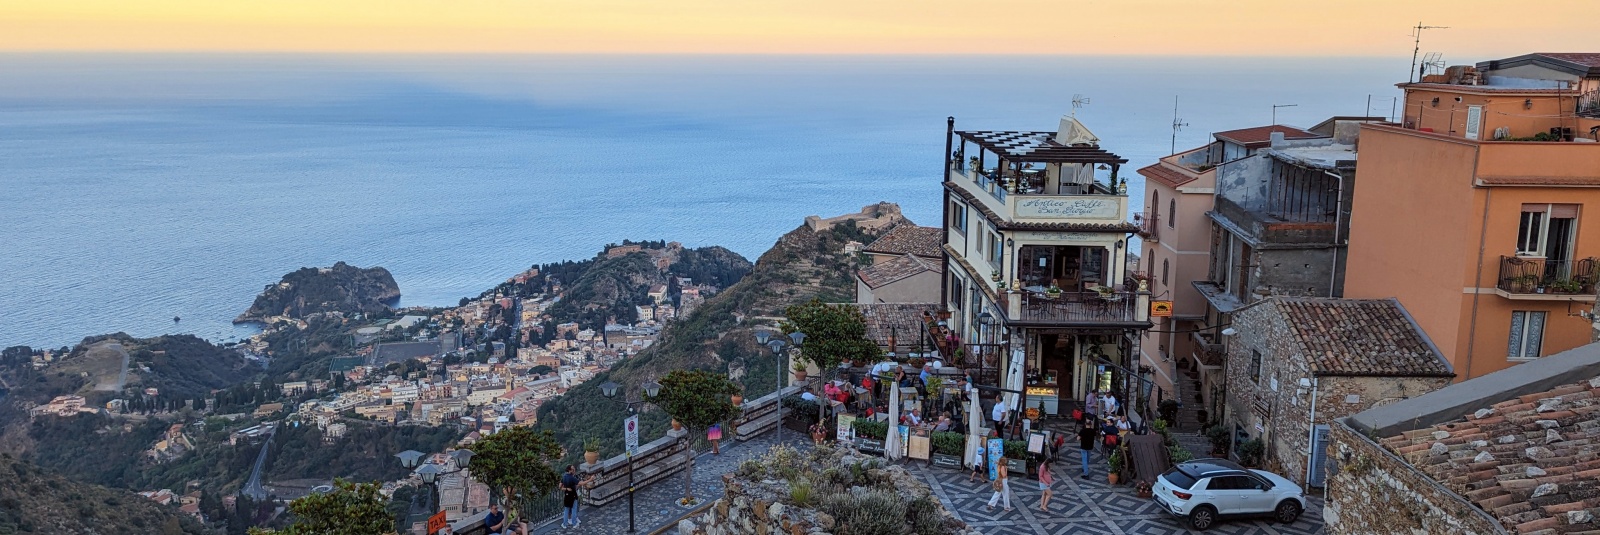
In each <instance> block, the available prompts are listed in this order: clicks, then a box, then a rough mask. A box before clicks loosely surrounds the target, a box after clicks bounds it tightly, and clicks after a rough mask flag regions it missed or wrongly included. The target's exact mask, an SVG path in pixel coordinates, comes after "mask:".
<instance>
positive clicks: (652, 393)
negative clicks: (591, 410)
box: [600, 381, 661, 533]
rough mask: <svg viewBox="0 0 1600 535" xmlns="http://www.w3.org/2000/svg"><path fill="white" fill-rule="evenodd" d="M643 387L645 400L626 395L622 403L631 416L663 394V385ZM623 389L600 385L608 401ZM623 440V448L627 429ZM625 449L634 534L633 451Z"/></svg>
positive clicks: (611, 384)
mask: <svg viewBox="0 0 1600 535" xmlns="http://www.w3.org/2000/svg"><path fill="white" fill-rule="evenodd" d="M641 386H642V387H644V399H641V400H638V401H628V397H627V395H626V394H624V395H623V397H622V403H623V404H624V405H627V407H628V412H629V413H630V414H631V413H633V412H635V409H636V407H638V406H640V405H643V404H645V403H648V402H649V400H651V399H653V398H655V397H656V396H657V395H660V394H661V383H657V382H655V381H646V382H645V383H644V384H643V385H641ZM621 389H622V385H619V384H617V383H613V382H611V381H606V382H605V383H604V384H601V385H600V393H601V394H604V395H605V396H606V399H616V397H617V391H618V390H621ZM622 439H623V442H624V444H623V446H627V444H626V442H627V439H628V438H627V429H623V438H622ZM623 449H624V450H626V451H627V455H628V533H634V532H635V531H637V530H636V528H635V527H634V524H633V449H632V448H627V447H624V448H623Z"/></svg>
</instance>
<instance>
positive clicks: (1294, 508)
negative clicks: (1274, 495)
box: [1272, 500, 1300, 524]
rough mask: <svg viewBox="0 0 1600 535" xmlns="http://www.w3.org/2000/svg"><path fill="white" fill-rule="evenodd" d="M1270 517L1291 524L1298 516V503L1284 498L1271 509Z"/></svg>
mask: <svg viewBox="0 0 1600 535" xmlns="http://www.w3.org/2000/svg"><path fill="white" fill-rule="evenodd" d="M1272 517H1273V518H1274V519H1276V520H1277V521H1279V522H1282V523H1285V524H1293V523H1294V521H1295V520H1298V519H1299V518H1300V504H1299V503H1298V502H1296V501H1294V500H1284V501H1283V503H1280V504H1278V508H1277V509H1276V510H1275V511H1273V515H1272Z"/></svg>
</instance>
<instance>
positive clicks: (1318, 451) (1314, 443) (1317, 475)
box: [1307, 425, 1328, 487]
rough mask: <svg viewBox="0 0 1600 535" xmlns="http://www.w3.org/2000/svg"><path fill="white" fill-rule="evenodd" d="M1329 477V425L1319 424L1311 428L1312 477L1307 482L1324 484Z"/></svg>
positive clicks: (1318, 484) (1314, 484)
mask: <svg viewBox="0 0 1600 535" xmlns="http://www.w3.org/2000/svg"><path fill="white" fill-rule="evenodd" d="M1327 479H1328V426H1326V425H1319V426H1316V427H1315V428H1313V429H1312V430H1311V479H1310V481H1308V482H1307V484H1309V485H1311V486H1313V487H1321V486H1324V484H1325V482H1326V481H1327Z"/></svg>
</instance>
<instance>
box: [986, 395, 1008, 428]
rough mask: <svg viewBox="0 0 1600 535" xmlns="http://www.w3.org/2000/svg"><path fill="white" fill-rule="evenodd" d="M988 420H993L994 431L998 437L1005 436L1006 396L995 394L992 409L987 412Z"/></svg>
mask: <svg viewBox="0 0 1600 535" xmlns="http://www.w3.org/2000/svg"><path fill="white" fill-rule="evenodd" d="M989 419H990V420H994V430H995V432H996V433H999V434H1000V436H1005V427H1006V425H1005V424H1006V395H1005V394H1003V393H1002V394H995V396H994V408H993V409H990V410H989Z"/></svg>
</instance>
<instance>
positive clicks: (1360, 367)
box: [1270, 297, 1455, 377]
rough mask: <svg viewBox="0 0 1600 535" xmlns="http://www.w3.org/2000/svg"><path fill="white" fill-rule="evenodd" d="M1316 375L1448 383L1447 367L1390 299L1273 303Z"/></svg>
mask: <svg viewBox="0 0 1600 535" xmlns="http://www.w3.org/2000/svg"><path fill="white" fill-rule="evenodd" d="M1270 306H1271V307H1272V308H1273V309H1276V310H1277V311H1278V312H1279V313H1280V314H1282V315H1283V317H1284V319H1285V320H1286V323H1287V324H1288V326H1289V330H1290V332H1291V333H1293V334H1294V337H1295V339H1296V341H1297V342H1299V345H1300V346H1301V347H1302V348H1303V349H1304V354H1305V355H1306V356H1307V358H1309V359H1310V360H1311V365H1312V367H1313V368H1314V369H1315V371H1316V372H1318V373H1322V374H1329V375H1363V376H1403V377H1417V376H1422V377H1450V376H1454V375H1455V374H1454V373H1453V372H1451V370H1450V365H1449V364H1448V363H1447V362H1446V361H1445V360H1444V356H1443V355H1440V354H1439V352H1438V351H1437V350H1436V349H1434V347H1433V344H1432V343H1431V342H1429V341H1428V337H1427V335H1426V334H1424V333H1423V332H1422V329H1421V328H1420V327H1418V326H1417V324H1416V323H1415V322H1412V321H1411V318H1410V316H1408V315H1407V314H1406V312H1405V309H1404V308H1403V307H1402V306H1401V305H1400V303H1399V302H1397V301H1395V300H1393V299H1322V298H1291V297H1280V298H1276V299H1273V302H1272V304H1271V305H1270Z"/></svg>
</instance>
